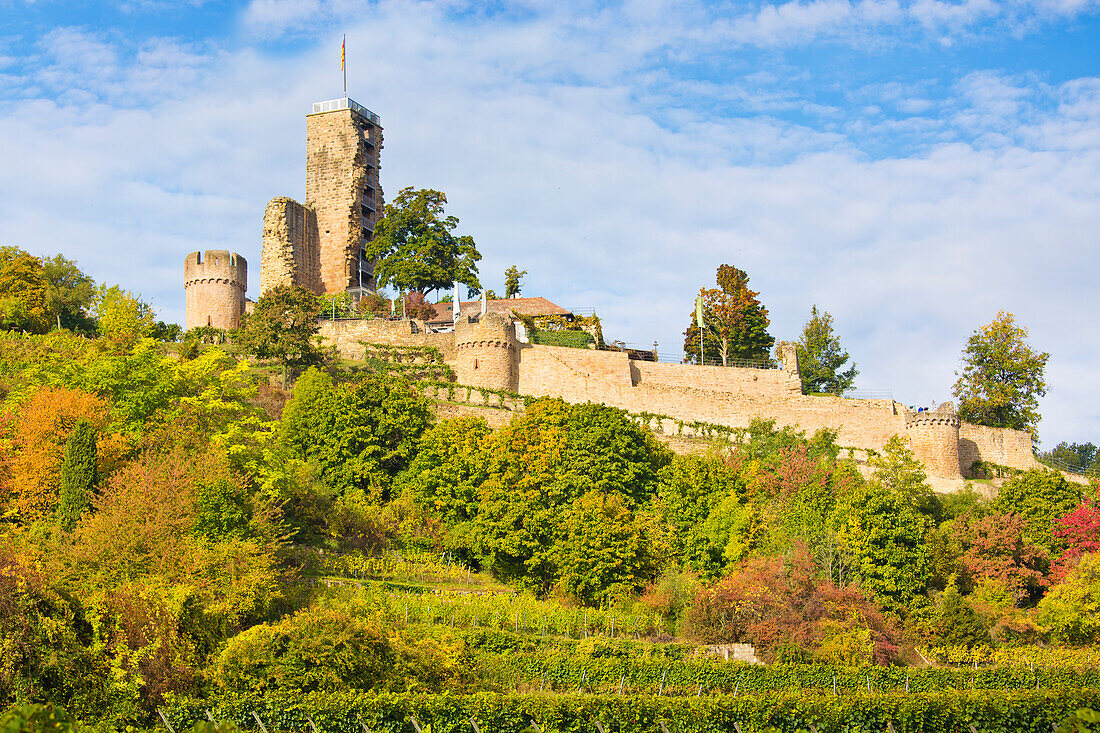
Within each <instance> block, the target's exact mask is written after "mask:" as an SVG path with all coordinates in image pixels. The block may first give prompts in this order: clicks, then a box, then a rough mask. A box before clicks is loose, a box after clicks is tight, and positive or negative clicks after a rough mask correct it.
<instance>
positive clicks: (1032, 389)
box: [955, 311, 1050, 437]
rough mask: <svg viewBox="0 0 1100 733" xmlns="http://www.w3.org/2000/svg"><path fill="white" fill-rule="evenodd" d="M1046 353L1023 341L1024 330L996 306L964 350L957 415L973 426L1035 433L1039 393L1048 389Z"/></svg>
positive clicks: (1040, 394)
mask: <svg viewBox="0 0 1100 733" xmlns="http://www.w3.org/2000/svg"><path fill="white" fill-rule="evenodd" d="M1049 359H1050V354H1048V353H1046V352H1045V351H1036V350H1035V349H1033V348H1031V346H1029V345H1028V343H1027V329H1026V328H1023V327H1022V326H1018V325H1016V318H1015V317H1014V316H1013V315H1012V314H1011V313H1008V312H1005V311H1000V312H999V313H997V317H996V318H995V319H993V322H992V323H989V324H986V325H985V326H982V327H981V328H979V329H978V330H977V331H975V332H974V333H973V334H972V335H971V336H970V340H969V341H967V344H966V349H965V350H964V351H963V371H962V374H961V375H960V376H959V379H958V381H956V382H955V398H956V399H958V400H959V416H960V417H961V418H962V419H963V420H966V421H967V422H971V423H975V424H977V425H989V426H990V427H995V428H1012V429H1014V430H1027V431H1029V432H1031V434H1032V436H1033V437H1034V436H1036V430H1035V426H1036V424H1037V423H1038V422H1039V419H1040V416H1039V413H1038V411H1037V408H1038V406H1039V398H1040V397H1042V396H1043V395H1045V394H1046V393H1047V385H1046V379H1045V377H1044V371H1045V370H1046V365H1047V360H1049Z"/></svg>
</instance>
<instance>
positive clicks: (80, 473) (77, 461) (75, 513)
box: [57, 420, 97, 530]
mask: <svg viewBox="0 0 1100 733" xmlns="http://www.w3.org/2000/svg"><path fill="white" fill-rule="evenodd" d="M96 457H97V456H96V430H95V428H94V427H92V426H91V424H90V423H89V422H88V421H87V420H80V421H79V422H77V424H76V425H75V426H74V427H73V430H72V432H71V433H69V437H68V439H67V440H66V441H65V459H64V462H63V463H62V464H61V488H60V490H59V491H58V494H57V518H58V523H59V524H60V525H61V527H62V528H63V529H65V530H71V529H72V528H73V525H75V524H76V523H77V521H78V520H79V519H80V517H81V515H82V514H84V512H85V511H86V510H87V509H88V507H89V506H90V505H91V499H92V492H93V491H94V490H95V483H96V478H97V476H96Z"/></svg>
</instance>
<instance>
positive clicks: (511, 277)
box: [504, 265, 527, 298]
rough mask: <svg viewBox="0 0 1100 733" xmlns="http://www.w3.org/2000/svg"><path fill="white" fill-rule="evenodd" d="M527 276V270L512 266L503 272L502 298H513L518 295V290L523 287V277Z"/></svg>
mask: <svg viewBox="0 0 1100 733" xmlns="http://www.w3.org/2000/svg"><path fill="white" fill-rule="evenodd" d="M526 274H527V270H521V269H519V268H518V267H516V266H515V265H512V266H511V267H509V268H508V269H507V270H505V271H504V297H505V298H513V297H515V296H517V295H519V293H520V288H521V287H522V285H523V276H524V275H526Z"/></svg>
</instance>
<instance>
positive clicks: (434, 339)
mask: <svg viewBox="0 0 1100 733" xmlns="http://www.w3.org/2000/svg"><path fill="white" fill-rule="evenodd" d="M320 326H321V330H320V334H321V336H322V337H323V338H324V339H325V341H326V343H328V344H331V345H334V346H336V351H337V353H338V354H340V356H341V357H343V358H345V359H362V358H363V355H364V348H363V342H367V343H372V344H387V345H389V346H432V347H434V348H436V349H439V351H440V353H442V354H443V359H444V361H447V362H453V360H454V351H455V349H454V334H453V333H431V332H429V331H427V330H426V329H425V327H424V325H423V324H422V323H420V322H419V321H389V320H385V319H382V318H374V319H363V320H358V319H356V320H351V319H349V320H336V321H321V322H320ZM452 366H453V364H452Z"/></svg>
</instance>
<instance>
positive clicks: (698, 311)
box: [695, 295, 703, 328]
mask: <svg viewBox="0 0 1100 733" xmlns="http://www.w3.org/2000/svg"><path fill="white" fill-rule="evenodd" d="M695 325H696V326H698V327H699V328H702V327H703V296H702V295H700V296H699V297H698V298H696V299H695Z"/></svg>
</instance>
